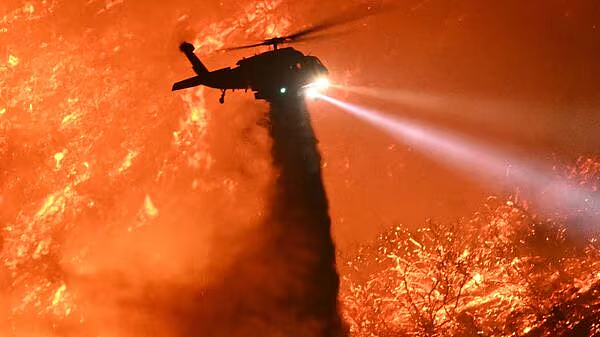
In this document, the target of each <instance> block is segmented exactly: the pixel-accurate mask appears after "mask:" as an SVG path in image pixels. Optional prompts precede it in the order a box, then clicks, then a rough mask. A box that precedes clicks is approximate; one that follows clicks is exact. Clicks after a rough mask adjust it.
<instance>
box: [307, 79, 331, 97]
mask: <svg viewBox="0 0 600 337" xmlns="http://www.w3.org/2000/svg"><path fill="white" fill-rule="evenodd" d="M329 85H330V83H329V79H328V78H326V77H320V78H317V79H316V80H315V81H314V82H312V83H310V84H307V85H305V86H304V87H302V88H303V89H304V95H305V96H306V97H308V98H312V99H315V98H318V97H319V96H320V95H321V93H323V92H325V91H326V90H327V88H329Z"/></svg>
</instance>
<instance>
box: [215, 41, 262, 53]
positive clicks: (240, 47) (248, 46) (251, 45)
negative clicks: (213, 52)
mask: <svg viewBox="0 0 600 337" xmlns="http://www.w3.org/2000/svg"><path fill="white" fill-rule="evenodd" d="M265 45H267V43H266V41H263V42H259V43H253V44H247V45H243V46H237V47H230V48H224V49H220V51H232V50H240V49H247V48H254V47H258V46H265Z"/></svg>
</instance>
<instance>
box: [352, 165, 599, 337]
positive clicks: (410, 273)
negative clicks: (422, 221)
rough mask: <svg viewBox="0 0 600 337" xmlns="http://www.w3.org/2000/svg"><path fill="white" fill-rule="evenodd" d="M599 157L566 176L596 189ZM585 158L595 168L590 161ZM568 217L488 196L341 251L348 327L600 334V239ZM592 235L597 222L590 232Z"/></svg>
mask: <svg viewBox="0 0 600 337" xmlns="http://www.w3.org/2000/svg"><path fill="white" fill-rule="evenodd" d="M597 163H598V160H595V159H592V158H582V159H580V160H579V161H578V165H577V166H576V167H573V168H570V169H569V170H568V171H569V172H570V174H571V181H572V182H573V183H576V184H580V185H586V186H588V187H589V189H590V190H594V191H595V190H596V187H597V186H598V185H597V184H596V183H597V181H596V179H597V175H598V173H599V172H600V171H599V170H598V166H597ZM590 167H593V168H592V169H590ZM569 226H571V224H570V221H569V219H555V220H553V221H548V220H545V219H544V218H538V217H536V216H535V215H534V214H531V213H530V212H529V211H527V210H525V209H524V208H522V207H521V206H520V205H519V204H517V203H515V202H513V201H512V200H510V199H509V200H504V201H503V200H501V199H496V198H492V199H490V200H489V201H488V203H487V204H486V205H485V206H484V208H483V209H482V211H480V212H478V213H476V214H475V215H474V216H473V217H472V218H471V219H469V220H468V221H466V222H464V223H459V224H456V225H445V224H438V223H433V222H432V223H428V224H427V225H426V226H424V227H422V228H420V229H418V230H415V231H409V230H407V229H404V228H401V227H395V228H393V229H392V230H390V231H389V232H386V233H384V234H382V235H381V236H380V237H379V238H378V240H377V241H376V243H375V244H374V245H372V246H365V247H362V248H360V249H359V250H358V252H357V255H356V256H352V255H350V256H344V257H342V258H341V260H342V261H344V262H345V267H344V268H343V269H342V275H343V286H342V300H343V305H344V314H345V317H346V318H347V320H348V323H349V325H350V330H351V332H352V334H353V335H354V336H387V335H428V336H455V335H464V334H466V335H478V334H483V335H486V336H514V335H515V333H516V334H517V335H528V334H530V333H535V335H543V336H551V335H552V336H556V335H561V336H566V335H570V334H572V333H573V331H574V330H575V329H580V330H578V331H585V335H589V336H593V335H595V334H597V333H598V332H599V331H598V326H597V325H594V324H592V323H593V322H595V321H597V320H598V317H600V302H599V301H598V292H600V278H598V271H600V259H599V258H600V246H599V245H598V238H597V237H595V236H593V235H592V236H587V237H577V236H573V235H577V231H576V228H569ZM596 234H597V231H596Z"/></svg>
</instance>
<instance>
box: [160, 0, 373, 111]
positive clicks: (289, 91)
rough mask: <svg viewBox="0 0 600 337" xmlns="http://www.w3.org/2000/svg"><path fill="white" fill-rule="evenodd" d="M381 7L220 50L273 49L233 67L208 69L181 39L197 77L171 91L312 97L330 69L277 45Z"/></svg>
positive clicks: (302, 38) (270, 97) (311, 36)
mask: <svg viewBox="0 0 600 337" xmlns="http://www.w3.org/2000/svg"><path fill="white" fill-rule="evenodd" d="M382 9H383V7H380V8H374V7H369V8H362V9H360V10H357V9H355V10H353V11H350V12H347V13H344V14H342V15H338V16H336V17H334V18H331V19H329V20H326V21H323V22H322V23H320V24H316V25H313V26H311V27H309V28H306V29H303V30H300V31H298V32H295V33H293V34H289V35H287V36H281V37H274V38H270V39H266V40H264V41H262V42H259V43H253V44H248V45H243V46H239V47H233V48H226V49H223V50H222V51H231V50H239V49H246V48H255V47H259V46H271V47H272V50H269V51H266V52H263V53H260V54H258V55H254V56H252V57H248V58H244V59H241V60H239V61H237V63H236V67H234V68H231V67H227V68H222V69H218V70H214V71H209V70H208V69H207V68H206V66H205V65H204V64H203V63H202V62H201V61H200V59H198V57H197V56H196V54H194V46H193V45H192V44H191V43H188V42H183V43H182V44H181V45H180V46H179V49H180V50H181V51H182V52H183V53H184V54H185V56H186V57H187V59H188V60H189V61H190V63H191V64H192V68H193V69H194V72H195V73H196V76H193V77H190V78H187V79H185V80H183V81H179V82H176V83H174V84H173V87H172V91H175V90H181V89H186V88H191V87H195V86H199V85H204V86H207V87H210V88H215V89H219V90H221V97H220V98H219V103H221V104H223V103H224V102H225V92H226V91H227V90H238V89H241V90H248V89H250V90H252V91H253V92H254V97H255V98H256V99H265V100H269V101H272V100H276V99H283V98H286V97H289V96H290V95H297V96H301V95H308V96H315V94H316V93H317V92H319V91H322V90H324V89H326V88H327V86H328V85H329V80H328V75H329V71H328V70H327V68H326V67H325V66H324V65H323V63H321V61H320V60H319V59H318V58H317V57H316V56H310V55H304V54H303V53H302V52H300V51H298V50H296V49H294V48H292V47H285V48H279V46H280V45H281V44H290V43H296V42H303V41H306V40H313V39H318V38H323V37H329V36H330V35H331V34H321V35H316V36H315V35H314V34H316V33H319V32H321V31H324V30H326V29H330V28H333V27H335V26H338V25H342V24H345V23H348V22H350V21H355V20H358V19H361V18H364V17H367V16H370V15H373V14H377V13H379V12H381V10H382Z"/></svg>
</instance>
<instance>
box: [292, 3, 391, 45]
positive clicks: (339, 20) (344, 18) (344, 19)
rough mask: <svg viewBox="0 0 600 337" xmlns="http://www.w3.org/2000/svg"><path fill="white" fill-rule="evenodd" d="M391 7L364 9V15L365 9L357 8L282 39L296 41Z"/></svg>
mask: <svg viewBox="0 0 600 337" xmlns="http://www.w3.org/2000/svg"><path fill="white" fill-rule="evenodd" d="M392 8H393V7H392V6H391V5H388V6H379V7H377V8H367V9H366V11H367V12H366V13H365V8H364V7H357V8H354V9H353V10H351V11H347V12H346V13H343V14H341V15H338V16H335V17H333V18H330V19H328V20H325V21H323V22H321V23H318V24H316V25H313V26H311V27H309V28H306V29H303V30H300V31H298V32H295V33H292V34H290V35H287V36H283V37H282V39H289V40H298V39H299V38H301V37H303V36H306V35H309V34H314V33H318V32H320V31H323V30H326V29H329V28H333V27H336V26H340V25H343V24H346V23H350V22H353V21H357V20H360V19H362V18H366V17H369V16H372V15H375V14H379V13H381V12H383V11H385V10H389V9H392Z"/></svg>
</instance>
